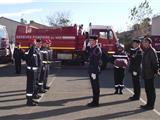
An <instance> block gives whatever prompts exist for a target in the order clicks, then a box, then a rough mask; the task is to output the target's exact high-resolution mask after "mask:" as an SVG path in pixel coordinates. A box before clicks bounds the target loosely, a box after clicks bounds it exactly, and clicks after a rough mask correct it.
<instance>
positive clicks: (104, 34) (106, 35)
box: [99, 31, 113, 40]
mask: <svg viewBox="0 0 160 120" xmlns="http://www.w3.org/2000/svg"><path fill="white" fill-rule="evenodd" d="M99 37H100V38H104V39H109V40H111V39H113V33H112V31H104V32H99Z"/></svg>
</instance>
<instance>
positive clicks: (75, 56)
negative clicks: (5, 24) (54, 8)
mask: <svg viewBox="0 0 160 120" xmlns="http://www.w3.org/2000/svg"><path fill="white" fill-rule="evenodd" d="M89 34H90V35H97V36H98V40H99V45H100V46H101V47H102V49H103V51H104V52H103V53H104V54H105V55H108V54H113V53H114V52H115V49H116V43H117V37H116V34H115V33H114V31H113V30H112V28H111V27H109V26H99V25H90V26H89ZM32 38H40V39H50V40H51V47H50V48H51V49H53V55H54V57H53V58H54V61H57V60H61V61H66V60H67V61H68V60H69V61H80V62H84V58H83V57H84V51H83V50H82V48H83V45H84V41H85V39H86V36H85V34H80V33H79V30H78V28H77V25H74V26H67V27H58V28H43V29H40V28H36V27H32V26H28V25H19V26H17V30H16V36H15V40H16V42H19V43H21V47H22V48H23V49H28V48H29V44H30V39H32Z"/></svg>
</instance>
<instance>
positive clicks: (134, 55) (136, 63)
mask: <svg viewBox="0 0 160 120" xmlns="http://www.w3.org/2000/svg"><path fill="white" fill-rule="evenodd" d="M129 58H130V65H129V71H130V72H133V71H134V72H140V71H141V61H142V50H141V48H137V49H130V55H129Z"/></svg>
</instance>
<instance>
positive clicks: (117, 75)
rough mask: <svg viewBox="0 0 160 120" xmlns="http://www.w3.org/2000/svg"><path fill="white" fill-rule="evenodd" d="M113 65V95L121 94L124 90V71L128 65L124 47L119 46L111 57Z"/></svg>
mask: <svg viewBox="0 0 160 120" xmlns="http://www.w3.org/2000/svg"><path fill="white" fill-rule="evenodd" d="M113 63H114V82H115V83H114V86H115V92H114V94H123V92H122V90H123V88H124V84H123V80H124V77H125V69H126V67H127V65H128V56H127V54H126V52H125V51H124V45H123V44H119V45H118V47H117V51H116V53H115V54H114V55H113Z"/></svg>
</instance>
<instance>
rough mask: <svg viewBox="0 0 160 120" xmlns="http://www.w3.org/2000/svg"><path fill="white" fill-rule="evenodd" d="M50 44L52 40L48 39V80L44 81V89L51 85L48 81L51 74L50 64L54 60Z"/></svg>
mask: <svg viewBox="0 0 160 120" xmlns="http://www.w3.org/2000/svg"><path fill="white" fill-rule="evenodd" d="M50 46H51V40H49V39H47V40H46V48H47V51H48V61H47V62H48V64H47V70H46V82H45V83H44V89H46V90H49V88H50V87H49V86H48V85H47V81H48V75H49V72H50V64H51V63H52V61H53V51H52V49H50Z"/></svg>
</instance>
